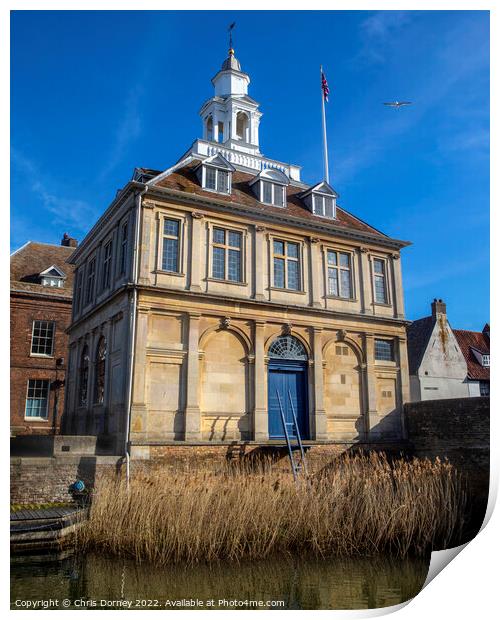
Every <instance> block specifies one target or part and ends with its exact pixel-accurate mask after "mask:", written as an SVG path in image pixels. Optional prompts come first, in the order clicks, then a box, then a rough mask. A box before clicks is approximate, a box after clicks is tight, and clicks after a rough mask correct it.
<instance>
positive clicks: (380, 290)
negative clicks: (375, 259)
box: [375, 276, 387, 304]
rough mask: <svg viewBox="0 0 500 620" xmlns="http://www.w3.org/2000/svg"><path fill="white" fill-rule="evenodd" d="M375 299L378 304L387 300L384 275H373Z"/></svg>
mask: <svg viewBox="0 0 500 620" xmlns="http://www.w3.org/2000/svg"><path fill="white" fill-rule="evenodd" d="M375 301H376V302H378V303H380V304H385V303H386V302H387V297H386V294H385V278H384V276H375Z"/></svg>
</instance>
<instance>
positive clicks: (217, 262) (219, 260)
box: [212, 248, 226, 280]
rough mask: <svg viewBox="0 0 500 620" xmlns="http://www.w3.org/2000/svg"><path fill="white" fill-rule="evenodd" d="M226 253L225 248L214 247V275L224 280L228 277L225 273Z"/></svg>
mask: <svg viewBox="0 0 500 620" xmlns="http://www.w3.org/2000/svg"><path fill="white" fill-rule="evenodd" d="M225 253H226V251H225V250H224V248H214V249H213V265H212V277H214V278H220V279H221V280H224V279H225V277H226V274H225V266H224V262H225Z"/></svg>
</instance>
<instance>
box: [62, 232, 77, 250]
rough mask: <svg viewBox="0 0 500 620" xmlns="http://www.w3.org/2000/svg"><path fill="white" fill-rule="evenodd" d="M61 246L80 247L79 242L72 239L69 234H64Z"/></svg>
mask: <svg viewBox="0 0 500 620" xmlns="http://www.w3.org/2000/svg"><path fill="white" fill-rule="evenodd" d="M61 245H64V246H66V247H67V248H76V247H77V246H78V241H77V240H76V239H73V237H70V236H69V235H68V233H64V235H63V238H62V239H61Z"/></svg>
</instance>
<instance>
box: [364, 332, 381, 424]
mask: <svg viewBox="0 0 500 620" xmlns="http://www.w3.org/2000/svg"><path fill="white" fill-rule="evenodd" d="M364 341H365V356H366V369H365V372H366V400H367V402H366V415H367V431H368V436H370V433H371V432H372V428H373V427H374V426H376V424H377V423H378V411H377V389H376V385H375V381H376V379H375V338H374V336H373V334H365V335H364Z"/></svg>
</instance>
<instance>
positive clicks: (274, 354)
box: [268, 336, 307, 360]
mask: <svg viewBox="0 0 500 620" xmlns="http://www.w3.org/2000/svg"><path fill="white" fill-rule="evenodd" d="M268 355H269V357H270V359H285V360H307V351H306V349H305V347H304V345H303V344H302V343H301V342H300V340H297V338H295V337H294V336H279V337H278V338H276V340H275V341H274V342H273V343H272V345H271V346H270V347H269V354H268Z"/></svg>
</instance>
